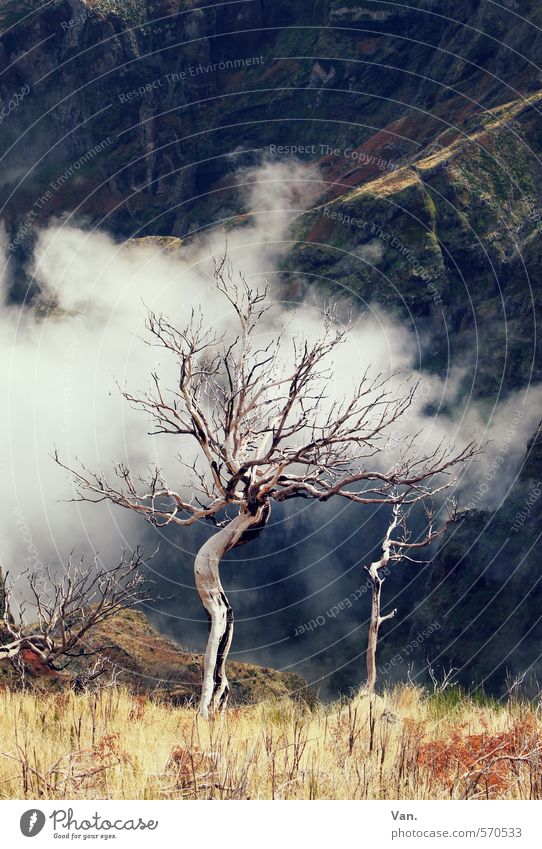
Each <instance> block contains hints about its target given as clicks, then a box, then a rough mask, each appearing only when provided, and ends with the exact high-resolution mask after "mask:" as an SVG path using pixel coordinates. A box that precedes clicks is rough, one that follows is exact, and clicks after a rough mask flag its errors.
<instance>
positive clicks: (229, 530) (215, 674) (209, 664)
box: [194, 507, 268, 719]
mask: <svg viewBox="0 0 542 849" xmlns="http://www.w3.org/2000/svg"><path fill="white" fill-rule="evenodd" d="M265 511H266V508H264V507H260V508H259V509H258V510H257V511H256V512H255V513H251V512H249V511H244V510H243V511H241V512H240V513H239V515H238V516H236V517H235V519H232V521H231V522H230V523H229V525H227V526H226V527H225V528H222V529H221V530H220V531H218V532H217V533H216V534H214V536H212V537H210V538H209V539H208V540H207V542H205V543H204V544H203V545H202V547H201V548H200V550H199V551H198V553H197V555H196V560H195V563H194V572H195V576H196V589H197V591H198V594H199V597H200V599H201V603H202V604H203V607H204V608H205V610H206V611H207V613H208V616H209V637H208V640H207V648H206V651H205V657H204V659H203V682H202V687H201V699H200V704H199V713H200V716H202V717H204V718H205V719H208V718H209V712H211V713H212V712H214V711H216V710H218V709H221V708H224V707H225V705H226V702H227V700H228V695H229V686H228V679H227V677H226V658H227V656H228V652H229V650H230V646H231V641H232V637H233V610H232V608H231V605H230V603H229V601H228V599H227V597H226V593H225V592H224V588H223V586H222V584H221V582H220V561H221V559H222V558H223V556H224V555H225V554H226V553H227V552H228V551H231V549H232V548H235V547H236V546H238V545H241V543H242V542H244V541H245V540H244V539H243V536H244V535H245V534H246V533H247V531H250V530H251V529H254V528H257V527H262V522H263V523H265V522H266V521H267V515H268V508H267V512H265Z"/></svg>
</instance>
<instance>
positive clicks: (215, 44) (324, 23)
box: [0, 0, 542, 236]
mask: <svg viewBox="0 0 542 849" xmlns="http://www.w3.org/2000/svg"><path fill="white" fill-rule="evenodd" d="M418 5H419V9H417V8H409V9H408V10H407V9H404V8H400V7H397V6H396V5H395V4H387V3H375V2H373V0H370V1H369V2H348V0H345V2H335V0H319V2H307V0H302V2H299V3H296V4H295V5H294V4H291V3H287V2H285V0H278V2H277V0H274V2H270V0H267V1H266V0H250V2H249V0H247V2H241V3H228V2H225V3H221V4H213V5H211V6H209V5H208V4H205V3H204V2H193V0H192V1H191V2H186V0H160V1H159V0H130V2H123V3H119V2H114V0H96V1H95V2H91V0H86V2H84V0H55V2H51V3H49V4H47V5H46V6H45V7H44V8H43V9H39V10H35V9H34V8H33V4H21V3H20V2H19V3H14V2H11V3H10V2H8V3H3V4H2V9H1V10H0V28H1V31H2V34H1V38H0V71H1V78H0V79H1V82H0V98H1V100H2V102H3V103H4V104H6V103H9V102H10V100H12V99H13V97H14V96H16V95H17V94H18V93H19V92H21V91H22V92H25V94H24V96H23V97H22V100H21V102H20V103H19V105H17V107H16V108H15V109H14V110H12V111H10V113H9V115H8V116H7V117H6V119H5V120H4V121H3V127H2V130H3V134H2V135H3V139H2V148H3V150H2V154H3V157H4V158H3V164H4V168H3V201H4V203H5V204H6V206H5V208H4V216H5V219H6V220H7V221H8V229H9V230H10V232H11V231H13V229H14V228H15V227H16V224H17V222H20V220H21V218H24V215H25V214H26V212H28V210H29V209H31V208H32V206H33V204H34V202H35V199H36V197H39V196H40V193H41V192H43V191H46V190H47V188H49V187H50V183H51V181H52V180H54V179H55V178H58V177H59V176H61V175H62V174H63V173H64V172H65V171H66V169H70V167H72V166H73V165H74V163H78V162H79V160H80V158H81V157H85V156H87V155H88V158H87V160H86V161H84V162H83V163H80V164H79V165H78V167H77V169H76V170H77V174H76V175H75V177H74V176H73V175H71V176H70V177H69V179H68V180H67V181H65V182H64V183H63V186H62V191H55V190H54V189H53V197H52V198H50V199H49V200H48V202H47V204H46V205H45V207H44V208H43V209H40V210H39V216H37V218H36V223H37V219H38V217H39V221H40V222H42V223H43V222H44V221H46V220H47V219H48V218H50V217H51V216H52V215H58V214H62V213H74V214H75V216H76V217H78V218H80V217H81V216H86V219H87V220H90V221H91V222H92V223H93V224H99V225H100V226H103V227H107V228H108V229H112V230H114V231H116V232H118V233H119V234H122V235H125V236H127V235H134V234H136V233H140V232H143V233H145V234H149V233H150V234H162V235H164V234H166V235H170V234H175V235H183V234H184V233H186V232H187V231H188V230H190V229H193V228H194V227H196V226H197V225H199V224H202V223H209V220H210V219H211V220H212V218H213V216H214V214H216V213H217V208H219V207H220V205H221V204H224V202H225V201H224V198H223V197H220V196H217V197H215V198H214V199H210V200H209V201H208V202H206V203H202V202H201V196H202V194H204V193H206V192H209V191H210V190H212V189H213V188H215V187H216V186H217V185H219V184H220V182H221V180H223V178H224V175H225V174H227V173H228V172H230V171H231V170H233V169H234V168H235V167H236V166H238V165H240V164H243V163H244V162H246V161H247V160H250V159H251V156H252V157H253V156H254V155H255V154H254V151H255V150H258V151H259V152H260V155H261V153H265V152H266V150H268V149H269V145H273V144H277V143H279V144H280V143H281V142H285V141H287V143H288V144H290V145H304V146H309V147H310V146H312V145H314V146H315V149H314V151H313V152H311V153H310V154H309V157H310V158H312V159H317V160H322V159H323V160H324V164H327V165H329V162H327V163H326V162H325V160H326V157H325V154H324V155H322V151H321V149H320V146H321V145H323V146H324V149H325V147H331V148H337V147H339V148H341V147H342V149H344V148H346V147H348V146H352V147H354V148H356V147H358V146H359V145H360V144H363V143H364V144H365V145H366V146H368V147H369V148H370V149H371V151H372V153H373V154H378V157H380V158H385V159H387V160H390V161H394V162H396V161H398V160H403V159H405V160H410V159H412V158H415V157H416V156H417V155H418V154H419V150H420V146H424V145H427V144H428V143H429V142H430V141H432V140H433V139H434V138H435V137H436V136H437V135H439V134H441V133H442V132H443V131H445V130H446V129H447V128H450V129H451V132H452V135H453V134H454V132H455V134H459V135H460V134H461V129H460V128H462V127H463V125H465V123H466V122H468V120H469V118H471V119H472V120H474V122H476V120H477V119H476V118H473V116H476V115H477V114H479V113H480V112H482V111H483V110H484V109H488V108H490V107H493V106H496V105H498V104H501V103H503V102H509V101H512V100H513V99H514V98H515V97H517V94H518V92H519V93H526V92H528V91H530V90H537V89H538V88H539V87H540V85H541V81H540V75H539V72H538V71H537V70H536V68H534V67H533V65H532V64H531V61H530V60H531V59H534V58H535V57H536V55H537V52H539V46H540V45H539V42H540V39H541V36H540V32H539V31H536V30H534V28H533V27H532V26H530V25H529V24H528V23H526V22H525V21H524V20H522V18H520V17H519V16H518V15H517V14H515V4H513V3H510V4H509V11H507V10H505V9H504V8H501V9H500V10H499V9H498V8H497V7H494V6H491V8H490V6H489V4H486V3H479V2H468V3H462V4H460V7H461V8H460V9H457V8H456V7H457V5H458V4H455V3H452V2H450V3H429V4H427V3H425V2H424V3H420V4H418ZM527 6H528V8H526V7H527ZM521 13H522V15H524V16H525V17H529V16H530V17H531V19H532V20H533V22H535V23H536V22H537V21H538V23H541V22H542V12H541V11H540V9H539V8H538V7H537V5H536V3H535V2H534V0H533V2H527V3H524V4H522V9H521ZM503 42H505V43H503ZM503 75H505V77H506V82H503V81H502V80H501V77H502V76H503ZM443 82H445V84H443ZM27 90H28V91H27ZM345 115H346V116H347V118H348V120H344V117H345ZM356 116H359V121H358V122H357V121H356ZM285 122H287V123H285ZM92 151H96V153H95V155H92ZM250 151H252V153H250ZM328 159H329V157H328ZM343 159H344V157H343ZM29 162H31V163H32V167H31V168H30V169H29V168H28V165H29ZM335 164H336V169H335V171H334V172H333V174H334V176H336V174H335V172H338V173H339V174H341V172H343V171H348V170H352V169H351V166H352V162H351V161H350V162H348V161H342V162H341V161H339V162H337V163H335ZM373 164H374V163H373ZM374 170H375V169H374V167H364V168H361V169H357V173H356V172H355V169H354V173H353V174H349V175H348V178H347V179H348V180H349V181H350V182H351V183H353V184H356V185H357V184H363V183H365V182H366V181H367V180H368V179H369V178H370V177H371V171H374ZM341 176H344V175H341ZM194 196H198V198H199V201H198V202H196V201H195V200H194Z"/></svg>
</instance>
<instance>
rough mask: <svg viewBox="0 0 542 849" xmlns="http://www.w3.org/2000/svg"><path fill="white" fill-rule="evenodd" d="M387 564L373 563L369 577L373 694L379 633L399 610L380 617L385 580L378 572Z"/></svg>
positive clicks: (370, 682) (369, 660)
mask: <svg viewBox="0 0 542 849" xmlns="http://www.w3.org/2000/svg"><path fill="white" fill-rule="evenodd" d="M383 565H385V564H383V563H382V561H381V560H378V561H376V563H371V565H370V567H369V576H370V578H371V587H372V595H371V619H370V621H369V636H368V640H367V685H366V687H367V690H368V691H369V693H372V692H373V691H374V688H375V684H376V677H377V676H376V648H377V645H378V632H379V630H380V626H381V624H382V622H385V621H386V619H392V618H393V617H394V616H395V614H396V613H397V610H392V612H391V613H388V614H387V615H386V616H381V615H380V605H381V596H382V584H383V583H384V579H383V578H381V577H380V575H379V574H378V570H379V569H380V568H381V567H382V566H383Z"/></svg>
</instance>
